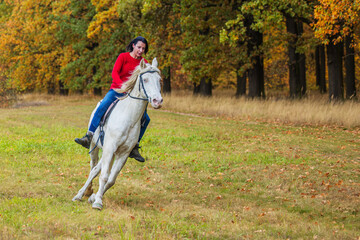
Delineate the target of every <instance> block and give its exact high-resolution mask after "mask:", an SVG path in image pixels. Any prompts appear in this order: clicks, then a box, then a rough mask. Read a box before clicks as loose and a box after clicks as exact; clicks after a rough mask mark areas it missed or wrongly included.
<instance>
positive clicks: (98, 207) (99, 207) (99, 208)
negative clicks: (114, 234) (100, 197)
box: [92, 203, 103, 210]
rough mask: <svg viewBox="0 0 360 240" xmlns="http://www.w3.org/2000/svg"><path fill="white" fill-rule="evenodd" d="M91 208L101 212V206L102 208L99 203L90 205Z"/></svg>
mask: <svg viewBox="0 0 360 240" xmlns="http://www.w3.org/2000/svg"><path fill="white" fill-rule="evenodd" d="M92 208H93V209H97V210H102V208H103V206H102V204H100V203H94V204H93V205H92Z"/></svg>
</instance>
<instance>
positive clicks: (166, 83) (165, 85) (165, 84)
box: [162, 67, 171, 93]
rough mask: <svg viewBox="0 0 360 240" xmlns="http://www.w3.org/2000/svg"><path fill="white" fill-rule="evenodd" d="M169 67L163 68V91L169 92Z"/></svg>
mask: <svg viewBox="0 0 360 240" xmlns="http://www.w3.org/2000/svg"><path fill="white" fill-rule="evenodd" d="M170 70H171V69H170V67H165V68H164V70H163V76H164V79H163V81H164V82H163V89H162V90H163V93H171V82H170V76H171V71H170Z"/></svg>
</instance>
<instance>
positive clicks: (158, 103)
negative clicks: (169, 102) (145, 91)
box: [151, 98, 163, 109]
mask: <svg viewBox="0 0 360 240" xmlns="http://www.w3.org/2000/svg"><path fill="white" fill-rule="evenodd" d="M162 103H163V99H162V98H154V99H152V100H151V106H152V107H153V108H155V109H159V108H161V106H162Z"/></svg>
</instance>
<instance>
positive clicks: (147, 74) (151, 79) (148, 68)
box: [139, 58, 163, 109]
mask: <svg viewBox="0 0 360 240" xmlns="http://www.w3.org/2000/svg"><path fill="white" fill-rule="evenodd" d="M157 66H158V62H157V60H156V58H154V59H153V61H152V64H151V65H150V64H146V63H145V62H144V60H141V62H140V75H139V78H140V79H139V80H140V87H142V88H143V94H144V95H145V97H146V98H147V99H148V101H149V102H150V104H151V106H152V107H153V108H155V109H157V108H161V106H162V102H163V98H162V96H161V85H160V81H161V76H160V70H159V69H158V68H157Z"/></svg>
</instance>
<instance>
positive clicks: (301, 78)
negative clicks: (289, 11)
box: [295, 20, 306, 97]
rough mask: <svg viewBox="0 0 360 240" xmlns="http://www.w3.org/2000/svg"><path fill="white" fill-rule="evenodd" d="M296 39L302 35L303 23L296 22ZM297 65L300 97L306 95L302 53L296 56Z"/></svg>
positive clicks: (304, 59) (304, 65) (304, 67)
mask: <svg viewBox="0 0 360 240" xmlns="http://www.w3.org/2000/svg"><path fill="white" fill-rule="evenodd" d="M295 24H296V29H297V33H296V34H297V39H299V38H300V37H301V35H302V34H303V33H304V28H303V23H302V22H301V21H299V20H298V21H296V22H295ZM297 56H298V58H297V64H298V65H299V83H300V97H302V96H304V95H305V94H306V56H305V54H304V53H298V54H297Z"/></svg>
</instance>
